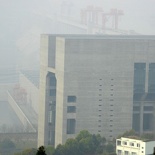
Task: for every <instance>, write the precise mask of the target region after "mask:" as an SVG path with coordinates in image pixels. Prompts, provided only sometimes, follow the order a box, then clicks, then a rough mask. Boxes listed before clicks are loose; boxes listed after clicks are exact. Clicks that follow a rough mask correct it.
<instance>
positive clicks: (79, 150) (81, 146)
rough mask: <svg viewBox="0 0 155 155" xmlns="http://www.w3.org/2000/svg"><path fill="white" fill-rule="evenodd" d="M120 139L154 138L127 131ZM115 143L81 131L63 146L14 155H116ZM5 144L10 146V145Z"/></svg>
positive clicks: (30, 150) (42, 148) (26, 151)
mask: <svg viewBox="0 0 155 155" xmlns="http://www.w3.org/2000/svg"><path fill="white" fill-rule="evenodd" d="M120 137H131V138H138V139H153V138H154V137H155V136H154V135H153V134H149V133H148V134H143V135H141V136H140V135H138V134H137V133H136V132H135V131H134V130H129V131H126V132H125V133H123V134H122V135H120V136H119V137H118V138H120ZM115 141H116V140H115V139H113V141H111V142H107V141H106V139H105V138H104V137H101V136H100V135H99V134H97V135H96V134H90V133H89V132H88V131H87V130H83V131H81V132H80V133H79V134H78V135H77V136H76V137H75V138H74V139H73V138H72V139H68V140H67V141H66V143H65V144H64V145H62V144H60V145H58V146H57V147H56V148H53V147H52V146H47V147H43V146H41V147H39V148H38V150H37V149H27V150H24V151H23V152H20V153H16V154H14V155H21V154H22V155H116V154H115ZM7 144H8V145H10V143H7ZM4 146H5V145H3V147H4Z"/></svg>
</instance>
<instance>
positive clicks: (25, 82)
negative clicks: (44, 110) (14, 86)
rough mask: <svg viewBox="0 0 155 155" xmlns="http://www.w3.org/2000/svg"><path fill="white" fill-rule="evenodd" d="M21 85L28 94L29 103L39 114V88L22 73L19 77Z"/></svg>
mask: <svg viewBox="0 0 155 155" xmlns="http://www.w3.org/2000/svg"><path fill="white" fill-rule="evenodd" d="M19 84H20V86H21V87H22V88H24V89H25V90H26V92H27V102H28V104H29V105H30V106H32V108H33V109H34V110H35V112H36V113H37V114H38V108H39V88H37V87H36V86H35V85H34V84H33V83H32V82H31V81H30V80H29V79H28V78H27V77H25V76H24V75H23V74H22V73H21V74H20V76H19Z"/></svg>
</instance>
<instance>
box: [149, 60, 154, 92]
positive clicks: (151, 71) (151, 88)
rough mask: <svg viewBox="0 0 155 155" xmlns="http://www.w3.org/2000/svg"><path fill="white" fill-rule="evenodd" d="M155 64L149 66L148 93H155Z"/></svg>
mask: <svg viewBox="0 0 155 155" xmlns="http://www.w3.org/2000/svg"><path fill="white" fill-rule="evenodd" d="M154 79H155V63H150V64H149V79H148V92H149V93H155V80H154Z"/></svg>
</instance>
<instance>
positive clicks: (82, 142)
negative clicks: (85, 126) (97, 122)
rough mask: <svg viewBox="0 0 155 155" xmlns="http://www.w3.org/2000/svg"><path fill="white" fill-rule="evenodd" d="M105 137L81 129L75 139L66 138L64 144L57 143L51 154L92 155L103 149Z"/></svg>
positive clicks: (99, 152)
mask: <svg viewBox="0 0 155 155" xmlns="http://www.w3.org/2000/svg"><path fill="white" fill-rule="evenodd" d="M105 144H106V139H105V138H104V137H101V136H100V135H99V134H98V135H95V134H90V133H89V132H88V131H87V130H83V131H81V132H80V133H79V134H78V135H77V136H76V138H75V139H68V140H67V141H66V143H65V144H64V145H58V146H57V147H56V149H55V151H54V153H53V155H89V154H91V155H94V154H101V153H102V152H103V150H104V148H106V147H105Z"/></svg>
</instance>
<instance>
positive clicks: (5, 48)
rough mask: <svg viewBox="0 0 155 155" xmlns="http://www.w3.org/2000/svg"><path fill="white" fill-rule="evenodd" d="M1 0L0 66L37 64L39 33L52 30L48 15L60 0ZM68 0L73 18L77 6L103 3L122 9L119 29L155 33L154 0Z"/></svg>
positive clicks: (57, 10)
mask: <svg viewBox="0 0 155 155" xmlns="http://www.w3.org/2000/svg"><path fill="white" fill-rule="evenodd" d="M0 2H1V4H0V20H1V24H0V34H1V35H0V54H1V57H0V64H1V65H0V66H1V67H0V68H7V67H10V66H11V67H12V66H16V67H17V66H20V68H29V67H32V66H33V67H34V68H38V66H39V46H40V34H41V33H53V31H52V26H51V18H50V17H51V16H56V15H57V14H60V13H61V10H62V4H64V3H63V0H44V1H42V0H28V1H25V0H13V1H10V0H1V1H0ZM67 3H68V4H71V7H70V14H68V15H69V16H72V17H73V18H74V19H78V20H80V9H82V8H86V7H87V6H88V5H93V6H96V7H102V8H103V10H104V11H105V12H109V10H110V9H112V8H117V9H120V10H123V12H124V15H123V16H121V17H120V19H119V29H121V30H134V31H135V32H137V33H140V34H151V35H153V34H155V29H154V27H155V9H154V5H155V1H154V0H149V1H147V0H141V1H139V0H136V1H135V0H95V1H94V0H81V1H75V0H74V1H73V0H66V4H67ZM68 12H69V11H68ZM27 61H29V62H28V63H27Z"/></svg>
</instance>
